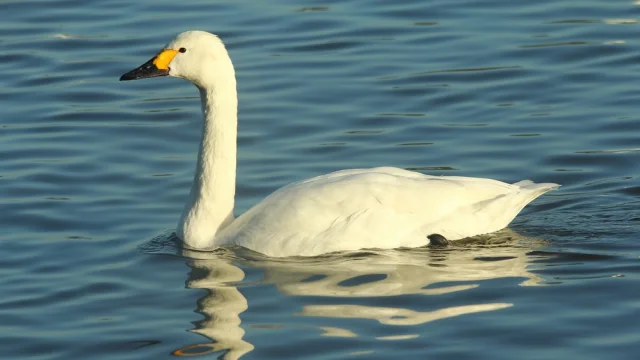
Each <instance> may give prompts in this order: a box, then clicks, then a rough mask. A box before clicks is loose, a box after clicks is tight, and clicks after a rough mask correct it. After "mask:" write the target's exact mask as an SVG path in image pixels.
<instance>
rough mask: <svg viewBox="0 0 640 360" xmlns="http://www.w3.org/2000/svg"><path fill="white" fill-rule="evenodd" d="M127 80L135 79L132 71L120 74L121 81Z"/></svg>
mask: <svg viewBox="0 0 640 360" xmlns="http://www.w3.org/2000/svg"><path fill="white" fill-rule="evenodd" d="M127 80H135V77H133V76H131V74H130V73H126V74H124V75H122V76H120V81H127Z"/></svg>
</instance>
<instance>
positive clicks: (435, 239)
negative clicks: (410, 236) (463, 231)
mask: <svg viewBox="0 0 640 360" xmlns="http://www.w3.org/2000/svg"><path fill="white" fill-rule="evenodd" d="M427 239H429V246H438V247H441V246H448V245H449V240H447V238H445V237H444V236H442V235H440V234H431V235H429V236H427Z"/></svg>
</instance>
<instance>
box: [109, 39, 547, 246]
mask: <svg viewBox="0 0 640 360" xmlns="http://www.w3.org/2000/svg"><path fill="white" fill-rule="evenodd" d="M167 75H168V76H174V77H180V78H184V79H186V80H189V81H190V82H192V83H193V84H194V85H196V87H197V88H198V90H199V91H200V99H201V102H202V111H203V115H204V119H203V126H202V140H201V142H200V149H199V152H198V161H197V166H196V172H195V176H194V180H193V186H192V188H191V193H190V194H189V199H188V201H187V204H186V206H185V208H184V212H183V214H182V217H181V219H180V222H179V224H178V228H177V231H176V233H177V235H178V237H180V239H182V240H183V241H184V245H185V246H186V247H189V248H193V249H211V248H215V247H217V246H219V245H240V246H244V247H246V248H249V249H251V250H254V251H258V252H261V253H263V254H265V255H268V256H312V255H318V254H322V253H326V252H331V251H340V250H357V249H362V248H397V247H417V246H423V245H427V244H429V242H430V240H429V239H428V238H427V236H430V235H432V234H439V235H442V236H444V237H445V238H447V239H449V240H457V239H462V238H465V237H469V236H474V235H478V234H484V233H489V232H494V231H497V230H500V229H502V228H504V227H506V226H507V225H508V224H509V222H511V220H512V219H513V218H514V217H515V216H516V215H517V214H518V212H520V210H521V209H522V208H523V207H524V206H525V205H527V204H528V203H529V202H531V201H532V200H533V199H535V198H536V197H538V196H539V195H541V194H543V193H544V192H546V191H548V190H551V189H553V188H555V187H557V186H558V185H556V184H534V183H532V182H531V181H528V180H525V181H520V182H518V183H515V184H506V183H503V182H500V181H496V180H490V179H480V178H468V177H457V176H456V177H453V176H451V177H450V176H438V177H436V176H429V175H423V174H420V173H416V172H412V171H407V170H403V169H398V168H392V167H381V168H373V169H354V170H343V171H337V172H334V173H330V174H327V175H322V176H318V177H315V178H312V179H308V180H303V181H299V182H295V183H292V184H289V185H287V186H285V187H283V188H281V189H279V190H277V191H276V192H274V193H273V194H271V195H269V196H268V197H267V198H266V199H264V200H263V201H262V202H260V203H258V204H257V205H255V206H254V207H252V208H251V209H249V210H248V211H247V212H246V213H244V214H242V215H241V216H240V217H238V218H237V219H236V218H234V215H233V206H234V196H235V180H236V137H237V109H238V98H237V93H236V78H235V72H234V68H233V65H232V63H231V59H230V58H229V54H228V53H227V50H226V49H225V47H224V44H223V43H222V41H220V39H219V38H218V37H217V36H215V35H213V34H210V33H207V32H204V31H187V32H184V33H182V34H180V35H178V36H177V37H176V38H175V39H174V40H173V41H171V42H170V43H169V44H167V45H166V47H165V48H164V49H163V50H162V51H161V52H160V53H159V54H158V55H157V56H155V57H153V58H152V59H151V60H149V61H148V62H146V63H145V64H143V65H142V66H140V67H139V68H137V69H134V70H132V71H130V72H128V73H126V74H124V75H122V77H121V78H120V80H134V79H141V78H150V77H156V76H167ZM436 238H440V239H441V237H436ZM432 239H434V237H432Z"/></svg>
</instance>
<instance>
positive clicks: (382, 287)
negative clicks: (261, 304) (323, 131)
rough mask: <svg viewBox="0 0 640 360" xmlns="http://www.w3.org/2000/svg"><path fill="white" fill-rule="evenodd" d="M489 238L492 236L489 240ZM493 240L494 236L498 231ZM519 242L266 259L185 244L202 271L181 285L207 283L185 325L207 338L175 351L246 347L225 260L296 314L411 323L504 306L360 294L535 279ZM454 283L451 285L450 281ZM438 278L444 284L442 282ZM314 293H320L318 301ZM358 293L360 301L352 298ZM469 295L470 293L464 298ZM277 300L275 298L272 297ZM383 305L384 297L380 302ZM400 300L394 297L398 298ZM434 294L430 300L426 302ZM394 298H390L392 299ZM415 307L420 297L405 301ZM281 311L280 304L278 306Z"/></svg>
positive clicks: (336, 332)
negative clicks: (288, 299) (258, 274)
mask: <svg viewBox="0 0 640 360" xmlns="http://www.w3.org/2000/svg"><path fill="white" fill-rule="evenodd" d="M496 236H498V237H502V238H503V239H507V238H512V237H513V236H517V235H516V234H514V233H512V232H510V231H508V230H505V231H501V232H499V233H498V234H497V235H496ZM496 238H497V237H494V238H493V239H496ZM498 239H499V238H498ZM530 250H531V246H525V244H524V243H523V242H522V241H519V242H516V241H507V240H505V241H504V242H501V243H499V244H486V243H485V244H480V245H478V244H477V243H473V244H471V245H466V246H462V247H456V248H452V249H447V250H436V251H434V250H430V249H409V250H407V251H396V250H389V251H376V252H371V253H366V254H365V253H352V254H343V255H336V256H323V257H320V258H305V259H298V260H293V259H287V260H274V259H268V258H262V257H258V258H250V257H249V256H250V255H251V254H249V256H244V257H238V255H241V256H242V255H246V254H243V253H242V252H240V253H238V254H237V255H234V254H231V253H230V252H220V253H207V252H194V251H185V253H184V255H185V256H188V257H190V258H192V259H193V258H197V260H192V261H191V262H190V263H191V266H192V267H194V268H197V271H192V274H196V273H199V274H200V276H202V270H205V272H206V273H205V274H204V276H202V277H201V278H199V279H197V280H195V279H190V280H189V281H188V282H187V284H188V286H189V287H191V288H204V289H208V290H209V292H208V294H207V295H206V296H205V297H204V298H202V299H201V300H200V301H199V302H198V308H199V312H200V313H202V314H204V315H205V316H206V319H205V320H204V321H201V322H198V323H197V328H196V329H195V330H192V331H193V332H196V333H199V334H202V335H204V336H206V337H208V338H210V339H211V340H212V341H213V342H212V343H210V344H208V345H207V344H199V345H192V346H187V347H185V348H182V349H181V350H179V351H178V354H182V353H185V354H186V353H193V352H194V351H196V350H198V351H205V352H213V351H227V353H226V354H225V356H224V358H225V359H237V358H239V357H240V356H242V355H243V354H245V353H247V352H249V351H251V350H252V349H253V345H251V344H249V343H247V342H246V341H245V340H243V336H244V330H243V329H242V328H241V324H240V314H241V313H242V312H244V311H246V310H247V308H248V307H250V306H251V300H249V302H247V300H246V299H245V298H244V296H243V295H242V294H241V293H240V291H238V289H237V288H235V287H234V285H236V284H240V283H241V282H242V280H243V279H244V272H243V271H242V270H241V269H240V268H239V267H237V266H235V265H233V264H232V262H233V263H235V264H238V266H241V267H244V268H257V269H260V270H263V273H264V279H263V280H262V281H261V283H262V284H273V285H274V286H275V287H276V288H277V289H278V290H279V291H280V293H281V294H282V295H283V296H295V297H296V298H297V299H300V300H297V301H302V302H304V301H305V299H309V300H308V301H307V303H306V304H302V309H301V310H299V309H296V310H295V311H296V312H295V314H292V315H298V316H312V317H324V318H342V319H354V318H359V319H370V320H376V321H378V322H379V323H381V324H383V325H388V326H396V325H401V326H412V325H414V326H415V325H420V324H425V323H428V322H431V321H436V320H442V319H446V318H450V317H454V316H461V315H466V314H472V313H479V312H486V311H496V310H500V309H504V308H507V307H510V306H512V304H510V303H504V302H481V303H476V302H474V301H473V300H470V301H468V302H467V303H466V304H462V305H460V304H458V305H456V306H447V305H446V303H447V302H443V304H445V305H444V306H439V307H438V308H436V309H429V310H428V311H425V310H424V309H422V308H409V307H408V306H407V305H404V306H401V305H397V306H395V307H390V306H388V305H386V306H378V305H372V304H371V301H367V300H366V299H367V298H380V297H394V296H405V295H412V294H414V295H418V296H419V295H425V296H430V297H432V296H441V295H443V294H448V293H452V292H456V291H458V292H459V291H466V290H471V289H474V288H476V287H478V286H482V284H481V281H483V280H489V279H497V278H520V279H522V281H521V282H520V284H521V285H523V286H531V285H536V284H537V283H538V282H539V281H540V279H539V278H538V277H537V276H536V275H534V274H531V273H529V272H528V271H527V269H526V266H527V264H528V258H527V251H530ZM456 283H458V284H456ZM445 284H446V285H445ZM318 297H324V298H327V300H325V301H322V302H320V303H319V302H318V301H317V298H318ZM355 298H360V299H361V300H356V301H357V303H354V299H355ZM471 299H472V298H471ZM273 301H274V302H277V301H278V300H277V299H274V300H273ZM385 303H386V304H389V302H388V301H387V302H385ZM399 303H400V302H399ZM433 303H439V302H437V301H430V302H429V304H430V306H431V305H433ZM395 304H396V302H394V305H395ZM412 304H415V305H416V306H418V307H419V306H420V302H419V301H418V302H412ZM281 311H282V309H281ZM315 326H316V327H317V328H318V329H319V330H321V332H322V335H323V336H334V337H347V338H348V337H357V336H360V335H359V334H357V333H356V330H354V329H347V328H341V327H336V326H321V325H320V324H319V323H316V325H315ZM406 336H411V337H415V336H419V335H415V334H414V335H406V334H404V335H397V336H396V335H392V336H385V337H381V338H379V340H399V339H404V338H406Z"/></svg>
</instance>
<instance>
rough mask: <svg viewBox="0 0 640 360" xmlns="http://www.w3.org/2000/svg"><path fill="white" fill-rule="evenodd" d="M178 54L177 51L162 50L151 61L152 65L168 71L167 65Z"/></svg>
mask: <svg viewBox="0 0 640 360" xmlns="http://www.w3.org/2000/svg"><path fill="white" fill-rule="evenodd" d="M177 53H178V50H171V49H164V50H162V51H161V52H160V54H158V56H156V58H155V59H154V60H153V65H155V66H156V67H157V68H158V69H161V70H169V63H170V62H171V60H173V58H174V57H175V56H176V54H177Z"/></svg>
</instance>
